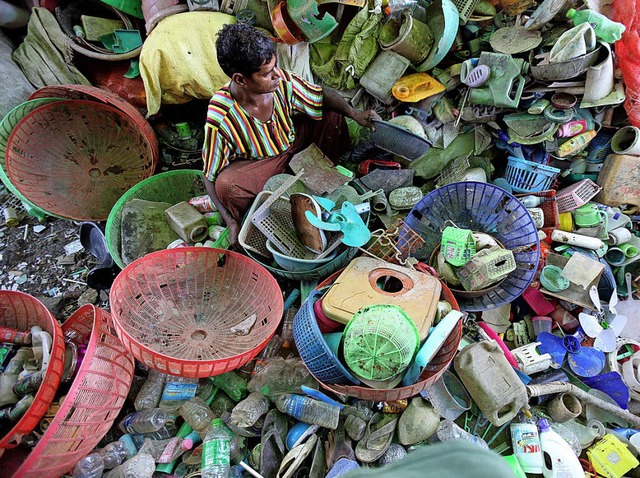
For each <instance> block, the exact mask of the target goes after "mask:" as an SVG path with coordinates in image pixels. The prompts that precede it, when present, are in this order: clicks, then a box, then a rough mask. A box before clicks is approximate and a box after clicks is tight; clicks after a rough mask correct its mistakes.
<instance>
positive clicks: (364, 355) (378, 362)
mask: <svg viewBox="0 0 640 478" xmlns="http://www.w3.org/2000/svg"><path fill="white" fill-rule="evenodd" d="M343 344H344V359H345V362H346V363H347V366H348V367H349V368H350V369H351V371H352V372H353V373H354V374H355V375H357V376H358V377H361V378H363V379H365V380H373V381H385V380H390V379H393V378H394V377H396V376H398V375H399V374H400V373H402V372H404V371H405V369H406V368H407V367H408V366H409V364H410V363H411V360H413V357H414V355H415V354H416V352H417V351H418V347H420V334H419V332H418V328H417V327H416V324H415V323H414V322H413V320H411V318H410V317H409V316H408V315H407V313H406V312H405V311H404V310H402V309H401V308H400V307H397V306H395V305H387V304H380V305H371V306H368V307H363V308H362V309H360V310H359V311H358V312H356V314H355V315H354V316H353V318H352V319H351V320H350V321H349V323H348V324H347V326H346V328H345V330H344V342H343Z"/></svg>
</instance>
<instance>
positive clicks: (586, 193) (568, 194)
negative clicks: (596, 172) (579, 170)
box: [556, 179, 602, 212]
mask: <svg viewBox="0 0 640 478" xmlns="http://www.w3.org/2000/svg"><path fill="white" fill-rule="evenodd" d="M601 189H602V188H601V187H600V186H598V185H597V184H596V183H594V182H593V181H591V179H583V180H582V181H578V182H577V183H574V184H572V185H571V186H568V187H566V188H564V189H561V190H559V191H558V194H557V195H556V199H557V201H558V211H559V212H568V211H573V210H574V209H577V208H579V207H580V206H584V205H585V204H587V203H588V202H589V201H590V200H591V199H592V198H593V197H595V195H596V194H598V193H599V192H600V190H601Z"/></svg>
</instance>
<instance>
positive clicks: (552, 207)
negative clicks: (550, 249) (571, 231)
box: [515, 189, 560, 236]
mask: <svg viewBox="0 0 640 478" xmlns="http://www.w3.org/2000/svg"><path fill="white" fill-rule="evenodd" d="M525 196H536V197H541V198H545V199H547V200H546V201H545V202H543V203H542V204H540V205H539V206H538V207H539V208H540V209H542V212H543V213H544V224H543V226H542V230H543V231H544V233H545V234H547V236H551V233H552V232H553V231H554V230H555V229H557V228H558V226H559V225H560V216H559V215H560V213H559V212H558V202H557V201H556V190H555V189H548V190H546V191H540V192H539V193H528V194H515V197H517V198H522V197H525Z"/></svg>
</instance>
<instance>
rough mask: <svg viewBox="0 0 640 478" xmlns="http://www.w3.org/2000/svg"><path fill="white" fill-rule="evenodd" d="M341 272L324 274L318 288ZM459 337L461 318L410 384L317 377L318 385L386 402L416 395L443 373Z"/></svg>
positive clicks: (448, 296)
mask: <svg viewBox="0 0 640 478" xmlns="http://www.w3.org/2000/svg"><path fill="white" fill-rule="evenodd" d="M341 273H342V270H339V271H338V272H336V273H334V274H333V275H331V276H329V277H327V279H326V280H325V281H324V282H322V284H320V285H319V286H318V289H320V288H321V287H326V286H329V285H331V284H333V282H334V281H335V280H336V279H337V278H338V276H339V275H340V274H341ZM440 283H441V284H442V293H441V298H442V299H444V300H446V301H447V302H449V303H450V304H451V306H452V307H453V309H454V310H460V307H459V306H458V302H457V301H456V298H455V296H454V295H453V293H452V292H451V290H450V289H449V287H447V285H446V284H445V283H444V282H443V281H440ZM461 339H462V321H460V322H458V326H457V327H456V328H455V329H453V331H452V332H451V334H449V337H448V338H447V340H446V341H445V342H444V344H443V345H442V347H441V348H440V350H439V351H438V353H437V354H436V355H435V357H433V359H431V362H429V365H427V367H426V368H425V369H424V371H423V372H422V375H420V379H421V381H420V382H417V383H414V384H413V385H411V386H408V387H398V388H392V389H390V390H376V389H373V388H367V387H360V386H356V385H335V384H327V383H323V382H321V381H320V380H318V382H320V385H322V387H324V388H326V389H327V390H330V391H332V392H334V393H337V394H339V395H347V396H349V397H354V398H360V399H362V400H372V401H375V402H384V401H387V402H388V401H393V400H402V399H405V398H409V397H413V396H415V395H418V394H419V393H420V392H422V391H423V390H424V389H425V388H427V387H428V386H429V385H432V384H433V383H434V382H435V381H436V380H438V379H439V378H440V377H441V376H442V374H443V373H444V371H445V370H446V369H447V368H448V367H449V364H450V363H451V361H452V360H453V358H454V357H455V355H456V353H457V352H458V345H460V340H461ZM316 380H317V378H316Z"/></svg>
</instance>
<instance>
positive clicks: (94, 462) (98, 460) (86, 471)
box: [73, 453, 104, 478]
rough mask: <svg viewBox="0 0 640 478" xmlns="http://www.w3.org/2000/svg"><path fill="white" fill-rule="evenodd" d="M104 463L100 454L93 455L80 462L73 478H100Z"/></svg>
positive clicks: (74, 470)
mask: <svg viewBox="0 0 640 478" xmlns="http://www.w3.org/2000/svg"><path fill="white" fill-rule="evenodd" d="M103 470H104V462H103V461H102V457H101V456H100V454H99V453H91V454H90V455H87V456H85V457H84V458H83V459H82V460H80V461H79V462H78V463H77V464H76V466H75V468H74V469H73V478H100V477H101V476H102V471H103Z"/></svg>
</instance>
